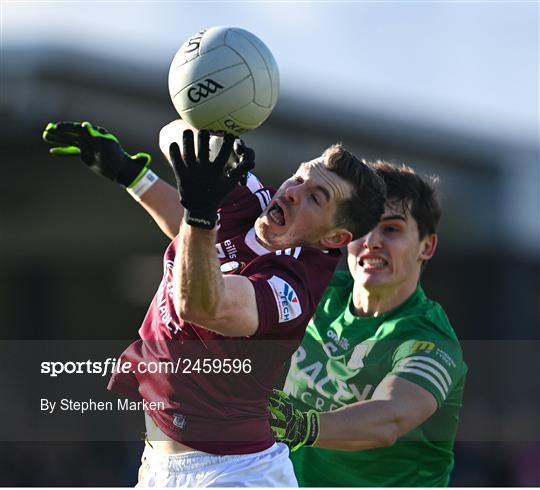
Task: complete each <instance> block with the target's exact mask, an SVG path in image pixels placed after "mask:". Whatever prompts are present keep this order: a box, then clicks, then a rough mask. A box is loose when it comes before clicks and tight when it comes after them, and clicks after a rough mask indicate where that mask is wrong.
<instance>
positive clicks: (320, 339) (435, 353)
mask: <svg viewBox="0 0 540 490" xmlns="http://www.w3.org/2000/svg"><path fill="white" fill-rule="evenodd" d="M376 169H377V171H378V173H379V174H380V175H381V176H382V177H383V179H384V180H385V182H386V184H387V193H388V199H387V204H386V209H385V213H384V215H383V217H382V218H381V221H380V222H379V224H378V225H377V227H376V228H375V229H374V230H372V231H371V232H370V233H368V234H367V235H366V236H364V237H362V238H361V239H359V240H356V241H355V242H352V243H351V244H350V245H349V247H348V265H349V269H350V274H349V273H348V272H338V273H336V274H335V276H334V278H333V281H332V283H331V284H330V286H329V287H328V289H327V290H326V293H325V295H324V297H323V299H322V301H321V303H320V304H319V307H318V309H317V312H316V314H315V316H314V317H313V319H312V320H311V322H310V324H309V326H308V329H307V332H306V336H305V338H304V340H303V342H302V345H301V346H300V348H299V349H298V350H297V352H296V353H295V355H294V356H293V359H292V363H291V368H290V371H289V373H288V376H287V380H286V383H285V388H284V391H285V392H286V393H285V392H282V391H275V392H274V396H273V398H272V400H271V405H270V411H271V413H272V417H271V425H272V427H273V430H274V432H275V434H276V436H277V438H278V439H279V440H282V441H283V442H287V443H288V445H289V447H290V448H291V450H292V453H291V459H292V460H293V463H294V468H295V472H296V476H297V478H298V481H299V483H300V485H301V486H312V487H316V486H353V487H359V486H369V487H376V486H408V487H416V486H446V485H448V482H449V478H450V472H451V470H452V467H453V461H454V459H453V443H454V438H455V434H456V430H457V425H458V415H459V410H460V407H461V404H462V396H463V388H464V381H465V374H466V371H467V367H466V365H465V363H464V362H463V358H462V351H461V348H460V345H459V342H458V340H457V338H456V335H455V333H454V330H453V328H452V326H451V325H450V323H449V321H448V318H447V316H446V314H445V313H444V310H443V309H442V308H441V306H440V305H439V304H437V303H435V302H434V301H431V300H430V299H428V298H427V297H426V295H425V293H424V291H423V290H422V288H421V286H420V283H419V279H420V273H421V271H422V269H423V267H424V265H425V264H426V262H427V261H428V260H429V259H431V257H432V256H433V254H434V252H435V249H436V246H437V235H436V227H437V224H438V222H439V218H440V214H441V212H440V206H439V203H438V201H437V199H436V196H435V184H436V182H435V180H436V179H428V178H422V177H420V176H419V175H417V174H416V173H415V172H414V171H413V170H412V169H411V168H408V167H405V166H401V167H396V166H393V165H390V164H388V163H384V162H379V163H377V164H376ZM309 446H312V447H309Z"/></svg>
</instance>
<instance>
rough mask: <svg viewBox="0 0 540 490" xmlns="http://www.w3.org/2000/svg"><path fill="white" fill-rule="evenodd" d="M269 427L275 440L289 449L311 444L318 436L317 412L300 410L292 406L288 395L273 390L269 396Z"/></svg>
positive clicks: (293, 449) (292, 449) (294, 449)
mask: <svg viewBox="0 0 540 490" xmlns="http://www.w3.org/2000/svg"><path fill="white" fill-rule="evenodd" d="M268 411H269V412H270V427H271V429H272V432H273V433H274V437H275V438H276V441H279V442H284V443H285V444H287V446H289V449H290V450H291V451H296V450H297V449H298V448H299V447H302V446H312V445H313V444H315V442H317V438H318V437H319V413H318V412H316V411H315V410H308V411H307V412H302V411H301V410H298V409H297V408H295V407H294V405H293V402H292V401H291V399H290V398H289V395H287V393H285V392H284V391H280V390H273V391H272V396H271V397H270V405H268Z"/></svg>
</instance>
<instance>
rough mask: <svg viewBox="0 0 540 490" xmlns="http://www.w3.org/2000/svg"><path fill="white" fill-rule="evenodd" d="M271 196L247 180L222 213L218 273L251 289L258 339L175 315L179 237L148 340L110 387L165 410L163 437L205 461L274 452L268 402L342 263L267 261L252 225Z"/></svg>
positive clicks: (280, 254) (325, 257)
mask: <svg viewBox="0 0 540 490" xmlns="http://www.w3.org/2000/svg"><path fill="white" fill-rule="evenodd" d="M273 192H274V191H273V190H271V189H269V188H264V187H262V185H261V184H260V182H259V181H258V180H257V178H256V177H255V176H253V175H251V174H250V176H249V179H248V183H247V186H238V188H237V189H235V190H234V191H233V192H232V193H231V194H230V195H229V196H228V198H227V200H226V202H225V203H224V205H223V206H222V207H221V209H220V210H219V228H218V233H217V243H216V252H217V255H218V258H219V261H220V264H221V270H222V272H223V273H224V274H239V275H242V276H245V277H247V278H248V279H249V280H250V281H251V282H252V284H253V287H254V289H255V295H256V300H257V308H258V313H259V327H258V330H257V332H256V333H255V334H254V335H252V336H250V337H236V338H234V337H225V336H223V335H220V334H217V333H215V332H211V331H210V330H206V329H205V328H203V327H201V326H198V325H196V324H194V323H189V322H185V321H183V320H182V318H180V317H179V316H178V315H177V313H176V311H175V308H174V305H173V285H172V280H173V274H172V268H173V264H174V260H175V256H176V251H177V247H178V237H176V238H175V239H174V240H173V241H172V242H171V244H170V245H169V247H168V248H167V250H166V252H165V256H164V259H163V269H164V273H163V279H162V281H161V284H160V286H159V288H158V291H157V293H156V295H155V296H154V299H153V300H152V303H151V304H150V308H149V309H148V313H147V314H146V317H145V319H144V321H143V324H142V326H141V328H140V330H139V334H140V337H141V340H138V341H136V342H134V343H133V344H131V345H130V346H129V347H128V348H127V349H126V350H125V351H124V353H123V354H122V356H121V360H122V362H126V361H128V362H130V363H131V365H132V366H133V367H134V368H133V369H132V371H131V372H129V373H116V374H114V375H113V377H112V378H111V381H110V383H109V389H110V390H112V391H115V392H117V393H120V394H122V395H125V396H128V397H130V398H135V399H144V400H146V401H148V402H162V403H163V407H164V409H163V410H149V411H148V414H149V415H150V416H151V417H152V419H153V420H154V421H155V422H156V424H157V425H158V427H159V428H160V429H161V430H162V431H163V432H164V433H165V434H167V435H168V436H169V437H171V438H173V439H174V440H177V441H179V442H181V443H183V444H185V445H187V446H189V447H192V448H194V449H197V450H200V451H205V452H208V453H214V454H247V453H254V452H258V451H262V450H264V449H267V448H268V447H270V446H271V445H272V444H273V443H274V437H273V435H272V432H271V430H270V426H269V424H268V412H267V406H268V399H269V396H270V393H271V391H272V388H273V387H274V386H275V384H276V383H277V379H278V378H279V377H280V376H281V375H282V374H283V370H284V366H285V363H286V361H287V360H288V359H289V358H290V357H291V355H292V353H293V352H294V351H295V350H296V349H297V348H298V346H299V344H300V342H301V340H302V338H303V336H304V332H305V329H306V325H307V324H308V321H309V320H310V318H311V316H312V315H313V313H314V312H315V309H316V307H317V303H318V302H319V300H320V298H321V296H322V294H323V292H324V290H325V288H326V286H327V284H328V282H329V281H330V278H331V277H332V274H333V272H334V269H335V267H336V265H337V263H338V260H339V256H340V253H339V252H338V251H331V252H322V251H320V250H317V249H314V248H305V247H296V248H292V249H287V250H279V251H270V250H267V249H266V248H264V247H263V246H262V245H261V244H259V242H257V240H256V238H255V230H254V228H253V225H254V223H255V220H256V219H257V217H258V216H259V215H260V213H261V211H262V210H263V209H265V208H266V206H267V205H268V203H269V202H270V200H271V197H272V195H273ZM157 363H161V365H165V364H166V363H168V367H169V369H166V370H165V369H160V372H154V373H150V372H149V371H150V369H149V367H150V365H152V371H156V367H155V366H156V365H157ZM161 365H160V366H161ZM136 366H143V369H140V368H139V367H136ZM143 371H144V372H143ZM164 371H167V372H164Z"/></svg>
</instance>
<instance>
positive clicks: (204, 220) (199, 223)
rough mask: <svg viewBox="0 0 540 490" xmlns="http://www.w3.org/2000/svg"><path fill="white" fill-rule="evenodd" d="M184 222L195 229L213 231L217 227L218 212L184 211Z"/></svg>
mask: <svg viewBox="0 0 540 490" xmlns="http://www.w3.org/2000/svg"><path fill="white" fill-rule="evenodd" d="M184 221H185V222H186V223H187V224H188V225H190V226H194V227H195V228H204V229H205V230H212V229H214V226H216V221H217V211H213V212H212V211H208V210H206V211H199V210H194V211H189V210H188V209H186V210H185V211H184Z"/></svg>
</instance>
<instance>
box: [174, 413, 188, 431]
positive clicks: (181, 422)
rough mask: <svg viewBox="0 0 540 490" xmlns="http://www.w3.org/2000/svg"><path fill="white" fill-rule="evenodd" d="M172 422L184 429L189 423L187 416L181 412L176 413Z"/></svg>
mask: <svg viewBox="0 0 540 490" xmlns="http://www.w3.org/2000/svg"><path fill="white" fill-rule="evenodd" d="M172 423H173V425H175V426H176V427H178V428H179V429H182V430H183V429H185V428H186V425H187V419H186V416H185V415H182V414H181V413H175V414H174V418H173V421H172Z"/></svg>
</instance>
